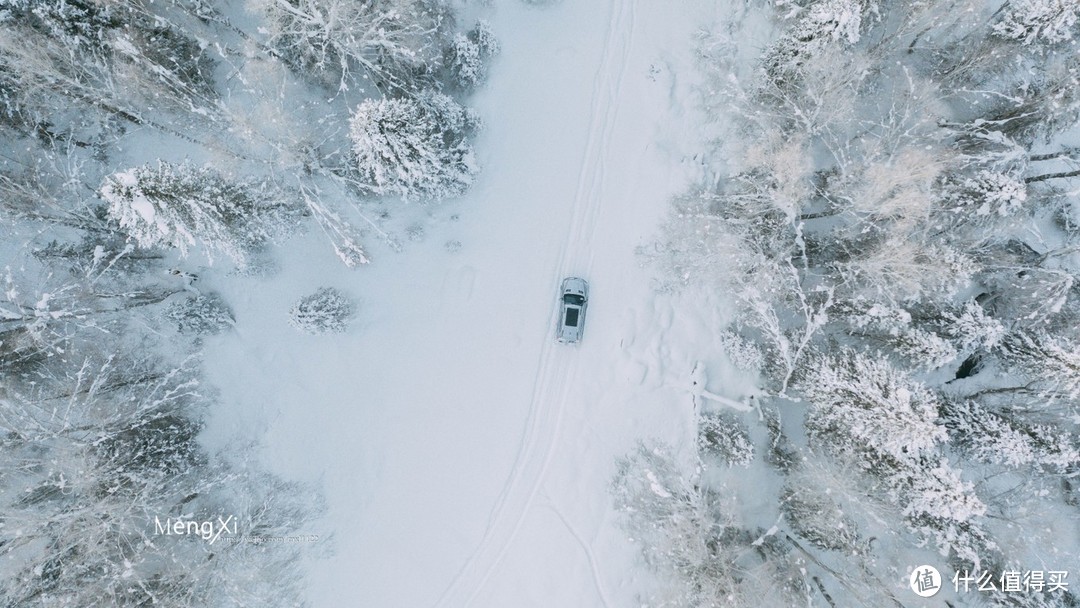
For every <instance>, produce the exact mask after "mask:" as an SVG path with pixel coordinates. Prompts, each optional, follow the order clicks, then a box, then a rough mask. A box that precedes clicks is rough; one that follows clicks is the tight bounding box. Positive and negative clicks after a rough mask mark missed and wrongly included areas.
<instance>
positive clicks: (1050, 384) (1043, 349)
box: [1001, 330, 1080, 400]
mask: <svg viewBox="0 0 1080 608" xmlns="http://www.w3.org/2000/svg"><path fill="white" fill-rule="evenodd" d="M1001 348H1002V350H1003V351H1004V352H1005V353H1006V354H1007V355H1008V362H1009V363H1010V364H1011V365H1012V366H1014V367H1015V368H1016V369H1017V370H1018V371H1020V372H1021V373H1023V374H1025V375H1026V377H1027V378H1028V380H1029V383H1028V384H1027V385H1026V386H1025V387H1024V388H1025V389H1027V390H1030V391H1032V392H1033V393H1036V394H1039V395H1042V396H1044V397H1047V398H1050V399H1067V400H1075V399H1076V398H1077V397H1080V348H1077V344H1076V343H1074V342H1070V341H1068V340H1066V339H1065V338H1063V337H1061V336H1054V335H1050V334H1048V333H1046V332H1044V331H1038V330H1035V331H1026V332H1014V333H1013V334H1011V335H1009V336H1008V337H1007V338H1006V339H1005V340H1004V342H1003V343H1002V345H1001Z"/></svg>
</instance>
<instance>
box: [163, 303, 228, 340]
mask: <svg viewBox="0 0 1080 608" xmlns="http://www.w3.org/2000/svg"><path fill="white" fill-rule="evenodd" d="M164 315H165V318H166V319H168V320H170V321H172V322H173V323H175V324H176V328H177V330H178V331H179V332H180V333H182V334H194V335H200V336H201V335H213V334H218V333H221V332H223V331H225V330H227V329H229V328H230V327H232V326H233V325H234V324H235V323H236V320H235V319H233V315H232V311H231V310H230V309H229V305H228V304H227V303H226V302H225V300H224V299H222V298H221V296H219V295H217V294H207V295H197V296H194V297H191V298H187V299H184V300H181V301H179V302H174V303H172V304H170V305H169V306H168V307H167V308H166V309H165V313H164Z"/></svg>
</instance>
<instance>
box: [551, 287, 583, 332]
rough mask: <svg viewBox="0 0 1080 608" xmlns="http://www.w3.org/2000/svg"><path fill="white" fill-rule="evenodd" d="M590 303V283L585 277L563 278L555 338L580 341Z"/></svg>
mask: <svg viewBox="0 0 1080 608" xmlns="http://www.w3.org/2000/svg"><path fill="white" fill-rule="evenodd" d="M588 303H589V284H588V283H586V282H585V279H579V278H577V277H568V278H565V279H563V282H562V289H560V290H559V326H558V327H557V328H556V329H555V339H556V340H558V341H559V342H567V343H572V342H578V341H580V340H581V334H582V332H584V331H585V329H584V328H585V307H586V306H587V305H588Z"/></svg>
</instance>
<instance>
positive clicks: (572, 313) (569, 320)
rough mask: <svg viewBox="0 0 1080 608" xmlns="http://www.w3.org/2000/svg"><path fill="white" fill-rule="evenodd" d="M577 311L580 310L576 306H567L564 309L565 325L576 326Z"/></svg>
mask: <svg viewBox="0 0 1080 608" xmlns="http://www.w3.org/2000/svg"><path fill="white" fill-rule="evenodd" d="M579 312H581V311H580V310H579V309H577V308H567V309H566V326H567V327H577V323H578V313H579Z"/></svg>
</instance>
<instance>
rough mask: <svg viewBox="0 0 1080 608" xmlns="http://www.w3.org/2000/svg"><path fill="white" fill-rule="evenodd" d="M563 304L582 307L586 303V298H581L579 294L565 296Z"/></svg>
mask: <svg viewBox="0 0 1080 608" xmlns="http://www.w3.org/2000/svg"><path fill="white" fill-rule="evenodd" d="M563 302H566V303H567V304H574V305H576V306H581V305H582V304H584V303H585V298H584V297H582V296H579V295H577V294H573V293H568V294H566V295H565V296H563Z"/></svg>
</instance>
